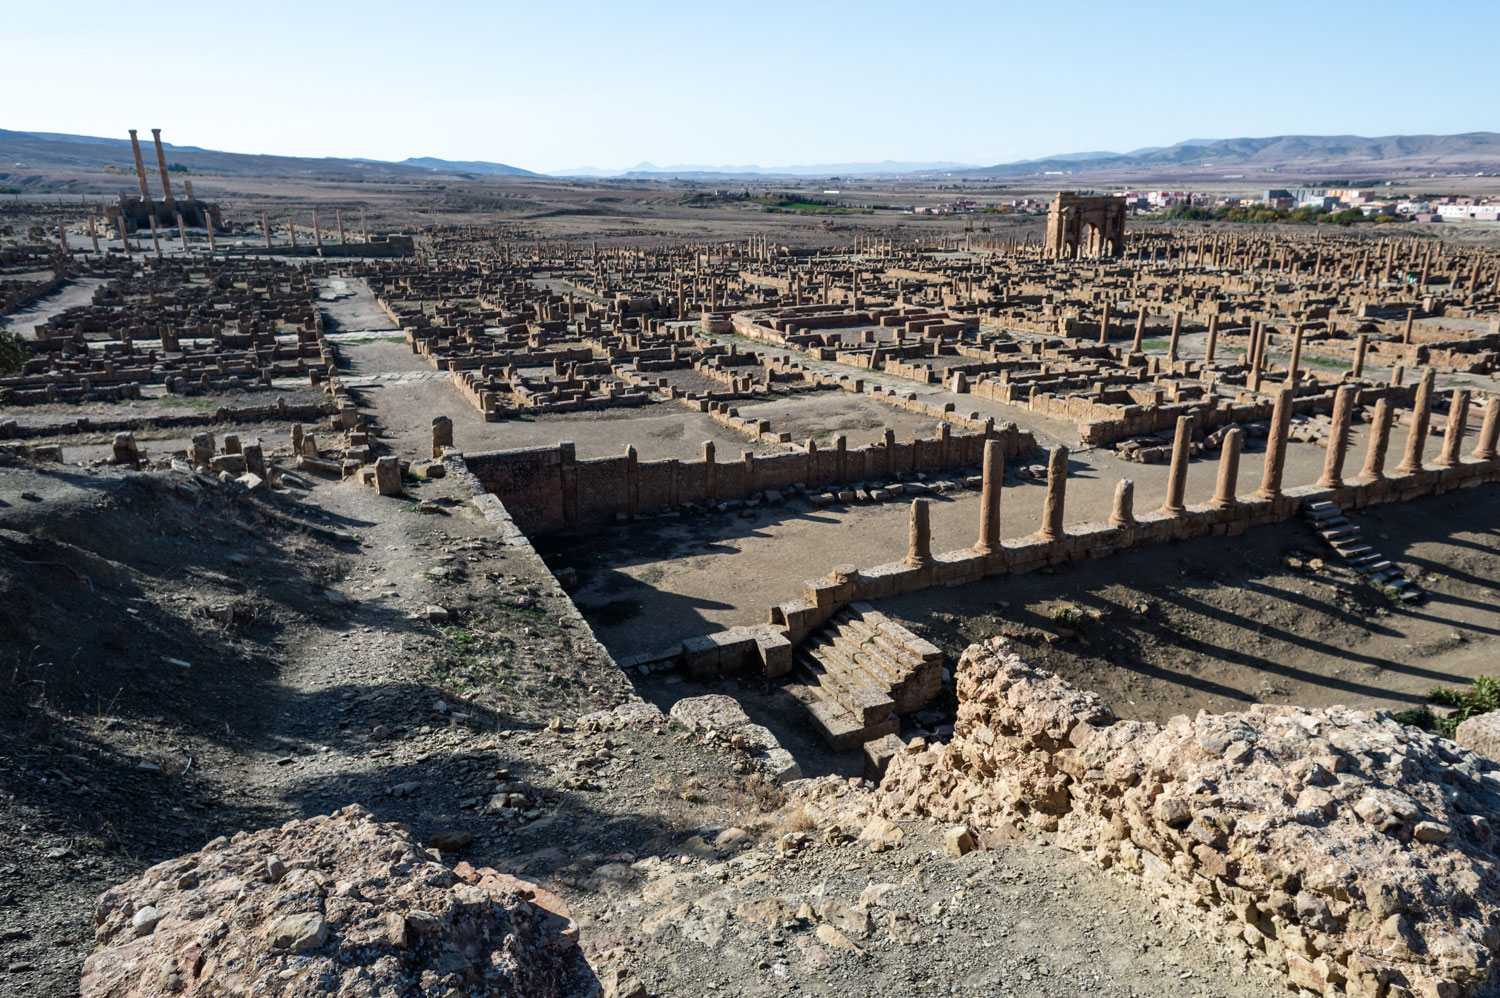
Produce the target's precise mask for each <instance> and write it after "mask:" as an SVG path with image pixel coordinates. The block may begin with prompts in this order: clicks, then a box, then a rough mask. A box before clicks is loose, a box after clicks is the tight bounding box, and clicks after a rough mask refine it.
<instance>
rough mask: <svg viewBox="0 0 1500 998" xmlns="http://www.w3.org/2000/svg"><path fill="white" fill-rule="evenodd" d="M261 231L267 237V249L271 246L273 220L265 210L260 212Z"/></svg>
mask: <svg viewBox="0 0 1500 998" xmlns="http://www.w3.org/2000/svg"><path fill="white" fill-rule="evenodd" d="M260 231H261V233H262V234H263V235H264V236H265V237H266V249H270V248H271V220H270V219H269V218H267V217H266V213H265V212H261V213H260Z"/></svg>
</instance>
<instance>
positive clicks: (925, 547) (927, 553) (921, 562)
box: [905, 499, 932, 568]
mask: <svg viewBox="0 0 1500 998" xmlns="http://www.w3.org/2000/svg"><path fill="white" fill-rule="evenodd" d="M928 505H929V502H928V500H926V499H913V500H912V501H911V524H910V529H909V530H908V532H907V546H906V560H905V564H906V566H907V567H908V568H927V567H928V566H929V565H931V564H932V523H931V521H930V520H929V519H928V509H927V507H928Z"/></svg>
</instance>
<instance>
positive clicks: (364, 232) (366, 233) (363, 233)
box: [359, 208, 370, 243]
mask: <svg viewBox="0 0 1500 998" xmlns="http://www.w3.org/2000/svg"><path fill="white" fill-rule="evenodd" d="M359 241H360V242H362V243H367V242H369V241H370V230H369V228H368V227H367V226H366V225H365V210H364V209H363V208H361V209H359Z"/></svg>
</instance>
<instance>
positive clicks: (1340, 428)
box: [1318, 385, 1359, 489]
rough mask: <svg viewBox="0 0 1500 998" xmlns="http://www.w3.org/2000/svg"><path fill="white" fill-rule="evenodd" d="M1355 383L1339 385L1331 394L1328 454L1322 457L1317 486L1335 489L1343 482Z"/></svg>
mask: <svg viewBox="0 0 1500 998" xmlns="http://www.w3.org/2000/svg"><path fill="white" fill-rule="evenodd" d="M1358 394H1359V388H1358V387H1357V386H1355V385H1340V386H1339V390H1338V392H1337V394H1335V395H1334V396H1333V426H1332V427H1330V428H1329V431H1328V454H1327V455H1326V456H1325V457H1324V458H1323V477H1322V478H1319V479H1318V486H1319V488H1325V489H1337V488H1340V487H1342V486H1343V484H1344V454H1345V453H1346V452H1347V451H1348V449H1349V422H1350V420H1351V419H1352V418H1353V416H1354V399H1355V396H1357V395H1358Z"/></svg>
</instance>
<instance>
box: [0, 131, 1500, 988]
mask: <svg viewBox="0 0 1500 998" xmlns="http://www.w3.org/2000/svg"><path fill="white" fill-rule="evenodd" d="M152 133H153V136H154V138H155V161H156V166H157V171H158V173H159V184H158V187H159V191H158V190H154V189H153V188H152V186H151V185H150V184H149V183H148V179H149V178H148V174H147V169H146V159H145V157H144V156H143V155H142V151H141V148H140V144H139V142H138V141H137V136H136V132H135V131H134V130H131V131H130V132H129V135H130V137H131V156H132V159H133V163H134V169H135V172H136V177H137V180H138V182H139V191H138V193H121V194H119V196H118V198H117V200H115V201H113V202H110V201H106V200H101V199H100V197H98V196H94V197H90V196H87V195H85V196H82V197H75V198H73V199H72V200H71V201H69V200H68V199H67V198H63V199H61V200H59V199H58V198H51V199H50V200H41V199H37V200H23V199H16V200H14V201H6V202H3V203H0V315H3V316H4V317H5V319H6V325H5V329H6V330H7V331H8V332H9V333H10V334H12V335H11V336H10V337H9V338H8V339H7V340H6V341H5V343H6V344H7V347H6V348H7V349H8V350H11V351H12V353H13V355H14V362H13V364H12V365H11V369H9V370H7V371H5V372H4V373H3V374H0V483H3V487H0V584H3V585H4V586H5V589H4V593H5V599H4V600H0V604H3V605H4V606H6V607H7V609H5V610H4V611H3V613H4V616H3V617H0V620H3V622H4V628H5V630H6V632H7V633H8V634H9V635H12V636H9V637H7V638H6V641H5V647H6V649H7V652H8V653H10V654H11V656H12V658H13V659H14V662H7V665H8V666H10V667H11V669H10V670H7V671H11V670H13V673H14V677H13V678H12V679H11V680H10V685H9V686H8V687H7V689H8V691H9V693H10V700H11V705H10V706H9V707H8V708H7V709H8V710H10V711H12V713H11V714H8V715H6V717H7V722H8V725H9V727H10V728H11V729H12V732H13V733H12V734H11V735H7V736H6V738H7V739H8V740H6V741H5V743H4V744H5V746H6V750H5V753H4V758H5V760H6V761H5V767H6V768H4V769H0V801H4V802H5V803H6V804H7V805H8V806H10V807H12V808H14V809H15V811H16V813H17V814H21V815H23V817H21V818H18V819H17V820H16V822H15V825H16V827H15V828H12V829H10V830H11V832H12V835H11V838H12V839H13V840H14V841H15V842H16V843H18V844H17V845H14V846H7V847H6V849H9V850H11V851H9V852H0V897H6V898H8V899H9V901H10V903H11V905H13V909H14V910H15V911H16V912H18V914H17V915H16V916H15V918H14V919H13V920H0V941H3V943H4V944H5V945H7V946H10V947H11V949H10V953H11V955H10V957H9V961H10V962H9V963H8V964H7V966H8V967H9V969H8V971H7V973H8V974H9V975H10V978H9V980H13V981H15V982H20V983H25V984H36V985H37V986H38V988H39V990H38V991H37V993H46V994H61V993H64V992H65V991H68V992H69V993H72V992H76V991H77V990H78V989H79V987H80V986H81V989H82V993H83V994H85V995H87V996H89V998H106V996H109V998H113V996H124V995H127V994H132V995H133V994H151V995H156V994H162V995H166V994H175V993H196V991H199V990H201V991H202V992H203V993H210V992H212V993H262V992H264V993H281V992H277V991H276V989H277V988H282V987H283V984H282V983H277V982H288V983H285V985H284V987H285V988H286V989H287V990H285V993H288V994H291V993H297V994H316V993H338V994H351V995H366V994H368V995H372V996H373V995H378V994H387V993H402V994H405V993H418V991H420V992H421V993H424V994H426V993H431V994H439V993H446V994H470V993H473V994H478V993H494V994H517V995H520V994H558V995H565V994H568V995H571V994H579V995H586V994H604V995H614V996H626V995H629V996H637V998H638V996H642V995H647V994H652V995H658V994H659V995H677V994H688V993H691V994H701V993H705V992H704V991H703V988H704V987H706V986H707V985H706V984H703V983H702V982H707V981H713V982H715V983H714V984H713V987H712V991H716V992H718V993H731V994H783V993H791V991H792V988H791V985H792V984H793V983H797V984H798V988H799V989H805V990H802V993H833V991H825V990H823V989H824V987H825V985H828V982H830V981H840V982H846V983H842V984H839V985H838V986H840V987H847V988H848V990H849V993H857V994H866V993H871V994H873V993H877V992H879V993H892V994H897V993H928V992H929V991H930V992H931V993H938V992H940V991H941V992H943V993H947V992H948V991H957V990H964V991H965V992H966V993H967V992H968V991H971V990H972V991H973V992H974V993H984V994H989V993H995V994H1021V995H1042V994H1048V995H1050V994H1059V993H1063V992H1061V991H1058V990H1056V989H1055V982H1056V980H1058V979H1063V978H1067V979H1069V980H1074V979H1075V978H1076V980H1078V981H1082V980H1084V978H1083V977H1079V976H1077V975H1080V974H1083V973H1084V972H1085V971H1084V970H1083V969H1082V968H1083V967H1084V964H1083V963H1081V962H1079V961H1078V960H1075V959H1073V958H1072V957H1070V956H1067V955H1066V954H1070V953H1081V952H1085V951H1090V952H1094V953H1096V954H1103V955H1102V956H1101V957H1100V959H1101V960H1102V961H1103V963H1097V962H1096V964H1095V965H1090V969H1088V970H1087V973H1088V975H1090V976H1089V978H1088V979H1089V980H1091V981H1092V980H1097V981H1098V985H1097V987H1095V986H1093V985H1090V986H1089V990H1090V991H1091V992H1092V991H1095V990H1097V991H1099V992H1100V993H1105V994H1116V995H1122V996H1123V995H1126V994H1147V993H1149V994H1162V995H1179V994H1181V995H1188V994H1202V993H1213V994H1233V995H1237V996H1239V995H1244V996H1249V995H1261V994H1271V993H1282V992H1284V991H1285V989H1287V988H1292V989H1294V991H1296V992H1297V993H1302V994H1318V995H1350V996H1356V995H1357V996H1374V998H1405V996H1417V995H1444V996H1459V995H1462V996H1469V995H1482V994H1488V993H1492V992H1493V990H1494V988H1495V987H1496V986H1497V984H1496V980H1497V977H1496V974H1497V971H1496V969H1495V959H1496V954H1497V947H1500V937H1497V935H1496V933H1495V931H1494V924H1493V923H1494V922H1495V918H1494V917H1493V916H1494V913H1495V912H1496V911H1497V910H1500V907H1497V906H1500V872H1497V868H1496V865H1495V860H1494V841H1495V840H1494V836H1493V834H1492V830H1491V825H1492V823H1493V822H1495V821H1500V797H1497V796H1496V785H1497V782H1500V775H1497V774H1500V770H1497V768H1496V767H1497V765H1500V761H1497V760H1500V742H1497V741H1496V736H1495V734H1494V733H1493V732H1494V728H1495V726H1496V724H1500V721H1497V720H1496V717H1497V716H1500V715H1496V714H1492V713H1488V712H1486V711H1484V710H1479V709H1477V708H1476V709H1473V710H1471V709H1469V707H1468V706H1464V705H1467V704H1471V700H1470V699H1464V698H1463V697H1462V696H1460V695H1459V694H1456V693H1453V692H1452V688H1454V687H1458V688H1460V689H1461V690H1468V689H1471V690H1473V691H1478V693H1477V694H1476V695H1478V694H1479V693H1483V691H1484V690H1486V689H1488V686H1487V685H1486V684H1488V683H1489V682H1490V680H1489V679H1488V678H1487V677H1489V676H1490V675H1492V674H1493V673H1494V672H1495V662H1496V661H1497V660H1500V659H1497V658H1496V656H1495V654H1494V644H1493V643H1494V641H1495V640H1496V638H1495V635H1496V634H1500V610H1497V609H1496V606H1495V601H1494V599H1493V596H1494V590H1495V586H1496V584H1497V583H1496V580H1497V579H1500V550H1497V548H1496V544H1495V536H1496V527H1495V516H1496V511H1497V506H1496V501H1497V498H1500V489H1496V488H1495V485H1496V484H1497V483H1500V456H1497V454H1500V250H1497V245H1500V243H1497V242H1496V241H1494V240H1486V239H1456V238H1449V237H1447V234H1446V233H1441V232H1433V231H1430V229H1422V228H1418V227H1416V226H1396V225H1370V226H1357V225H1350V226H1347V227H1340V226H1336V225H1331V224H1322V225H1302V226H1299V225H1294V224H1268V225H1234V224H1231V223H1229V222H1202V221H1196V220H1192V219H1172V218H1158V217H1154V216H1149V215H1148V216H1142V215H1139V214H1127V209H1126V199H1125V198H1123V197H1120V196H1116V195H1114V194H1103V193H1083V192H1081V191H1072V190H1058V189H1057V187H1058V186H1060V185H1061V184H1063V183H1067V184H1069V185H1075V181H1074V180H1073V179H1068V180H1066V181H1064V180H1061V179H1057V180H1056V181H1055V182H1054V178H1050V177H1040V178H1037V180H1038V181H1039V182H1040V183H1041V184H1042V186H1040V187H1038V186H1037V184H1036V183H1033V184H1032V187H1033V188H1035V189H1029V193H1030V194H1031V195H1035V196H1034V197H1031V198H1030V200H1031V201H1033V202H1035V206H1036V207H1035V210H1034V211H1030V212H1028V213H1022V212H1019V211H1014V212H1011V211H1007V212H1004V213H1001V212H995V213H992V214H983V215H977V218H978V219H979V227H977V228H976V225H975V219H976V213H962V217H958V214H957V213H955V214H932V215H931V216H924V215H922V214H919V213H917V212H915V211H913V212H904V211H898V210H897V209H893V208H885V207H880V208H872V209H870V212H869V213H868V214H814V215H804V214H797V213H794V212H792V211H790V210H788V211H785V212H783V211H782V210H781V209H780V207H778V206H781V205H784V204H791V203H796V204H801V203H803V202H785V201H774V203H773V202H772V201H756V200H754V197H769V195H766V194H765V193H764V192H765V191H771V190H780V189H781V187H785V186H787V185H780V186H778V185H777V184H772V183H771V182H770V181H755V183H756V184H759V185H761V186H759V187H757V188H755V190H756V191H759V192H760V193H758V194H756V195H754V197H750V196H747V197H746V198H741V197H739V196H738V195H737V194H735V193H733V192H726V191H723V190H720V189H719V188H716V187H713V186H712V184H711V183H710V184H708V185H707V186H705V184H704V183H703V182H700V181H692V180H683V181H676V180H674V181H671V182H667V181H656V180H652V181H634V180H628V179H627V180H619V181H597V182H595V181H591V180H584V179H576V178H575V179H571V180H568V181H566V182H563V181H556V180H553V179H551V178H534V177H529V176H528V177H525V178H519V179H516V178H504V179H500V180H496V179H483V178H479V179H476V177H475V176H474V175H472V174H464V175H456V174H454V175H450V174H448V173H444V174H442V175H441V183H438V182H437V181H435V180H433V179H432V177H430V176H428V175H427V174H424V173H419V172H416V171H415V169H413V172H412V173H411V174H410V175H406V174H402V175H401V176H400V178H399V183H398V182H396V181H390V182H387V181H385V180H382V179H379V178H378V177H376V176H375V175H373V174H372V175H371V177H368V178H366V177H360V178H357V180H349V181H339V182H336V181H335V180H332V179H329V180H320V181H319V182H318V183H316V184H307V185H301V184H299V183H298V182H296V181H295V180H293V179H274V178H273V179H272V180H266V179H264V178H258V177H257V178H254V182H250V181H245V180H237V179H235V178H233V177H230V176H227V175H214V174H211V173H207V172H202V173H200V172H197V170H196V168H195V169H193V170H188V169H187V168H186V167H184V168H182V169H176V168H174V167H173V166H172V159H171V156H172V154H170V153H169V152H168V151H167V149H166V148H164V146H163V144H162V141H161V130H160V129H153V130H152ZM174 173H175V174H177V176H174ZM189 173H192V174H194V176H193V179H196V180H197V186H198V187H199V188H200V190H201V191H203V192H204V194H209V193H210V192H212V193H211V199H206V198H200V197H196V196H195V195H194V194H193V191H192V185H191V184H190V183H189V182H188V181H189V176H188V174H189ZM179 181H180V182H179ZM841 182H842V181H841ZM748 183H750V182H749V181H747V184H748ZM829 183H832V181H829ZM851 186H852V185H851ZM1080 186H1081V185H1080ZM268 188H270V189H272V192H271V194H270V195H268V194H267V193H266V190H267V189H268ZM939 189H941V188H940V185H936V182H935V181H930V180H927V179H913V180H909V181H908V180H903V181H900V182H896V181H891V182H890V186H889V189H888V190H883V192H882V195H881V200H880V201H879V202H878V203H879V204H881V205H885V204H886V203H887V202H889V203H898V201H897V197H898V195H899V197H900V198H906V199H911V200H912V201H913V202H914V203H924V202H923V200H922V199H928V200H931V199H934V198H937V197H939V196H940V195H938V194H937V193H936V191H937V190H939ZM710 191H713V192H714V193H712V194H710V193H709V192H710ZM809 191H810V189H809ZM799 196H808V197H811V196H813V195H812V194H811V193H806V192H804V195H799ZM830 196H831V195H830ZM941 196H944V197H945V196H946V195H941ZM626 198H633V199H635V200H634V201H632V202H631V203H629V204H623V203H622V200H623V199H626ZM873 200H874V199H872V201H873ZM806 203H807V204H810V205H812V206H813V207H815V208H818V207H829V206H825V205H820V204H819V203H818V202H815V201H814V202H806ZM900 203H904V202H900ZM746 205H749V206H750V207H748V208H746ZM762 207H776V208H777V210H775V211H764V212H763V211H761V210H760V209H761V208H762ZM1044 216H1045V217H1044ZM356 218H357V219H358V224H357V225H356V224H355V220H356ZM299 230H300V231H299ZM4 356H10V355H9V354H3V352H0V359H3V357H4ZM1434 686H1443V687H1448V688H1449V693H1446V694H1442V695H1441V696H1440V697H1439V698H1438V699H1437V700H1436V701H1434V702H1432V703H1431V704H1429V698H1428V693H1429V691H1430V690H1431V689H1432V688H1433V687H1434ZM1444 697H1446V699H1444ZM1494 706H1500V704H1495V705H1491V708H1493V707H1494ZM1460 722H1462V723H1460ZM94 856H107V857H109V858H108V859H107V860H103V859H101V860H98V862H97V863H95V862H94V861H93V860H91V859H89V857H94ZM1058 884H1069V885H1072V886H1071V887H1069V888H1067V889H1064V888H1060V887H1057V886H1056V885H1058ZM54 895H56V897H57V898H58V899H60V900H56V901H55V904H54V900H53V896H54ZM53 907H55V908H56V909H57V912H58V914H56V915H54V914H52V913H51V910H52V908H53ZM1117 911H1118V912H1122V913H1126V914H1125V915H1122V916H1121V917H1119V918H1117V917H1116V916H1115V915H1114V914H1112V913H1113V912H1117ZM1101 912H1107V913H1110V914H1107V915H1104V916H1101V914H1100V913H1101ZM6 918H7V919H10V918H11V916H9V915H7V916H6ZM1116 923H1118V924H1116ZM80 926H81V927H82V928H79V927H80ZM80 932H81V933H82V934H79V933H80ZM63 940H66V941H63ZM976 947H978V948H979V949H976ZM1091 948H1092V949H1091ZM992 949H993V950H994V952H995V954H996V955H995V956H994V958H993V959H991V958H990V957H988V956H985V955H984V954H987V953H988V952H989V951H990V950H992ZM960 950H962V951H963V953H964V954H965V955H964V956H963V957H962V959H965V960H969V961H970V963H971V964H973V966H971V967H969V968H968V969H964V968H960V967H956V966H955V965H954V964H953V961H954V960H955V959H957V958H958V953H959V951H960ZM980 950H983V953H982V954H981V956H972V955H969V954H970V953H971V951H973V952H979V951H980ZM1002 951H1003V954H1004V955H1001V954H1002ZM1058 954H1063V955H1058ZM1070 960H1071V961H1072V962H1069V961H1070ZM1094 966H1099V967H1104V968H1105V969H1102V970H1099V971H1098V972H1097V974H1096V971H1095V969H1093V967H1094ZM778 968H779V969H778ZM1043 968H1046V969H1043ZM1111 968H1112V969H1111ZM861 974H866V975H868V980H866V981H864V982H863V983H861V982H860V980H859V977H860V975H861ZM694 975H698V976H701V978H702V981H701V982H700V981H697V980H696V979H695V980H689V979H688V978H691V977H694ZM966 975H967V976H966ZM1049 979H1050V980H1049ZM80 982H81V985H80ZM799 982H800V983H799ZM1070 986H1071V985H1070ZM216 988H217V989H219V990H218V991H215V990H214V989H216ZM294 988H300V989H301V990H294ZM861 988H863V989H864V990H860V989H861ZM1048 988H1053V990H1048ZM1200 988H1207V989H1208V990H1206V991H1205V990H1200ZM712 991H711V992H708V993H712ZM838 993H845V992H843V991H840V992H838ZM1068 993H1072V992H1068Z"/></svg>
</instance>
